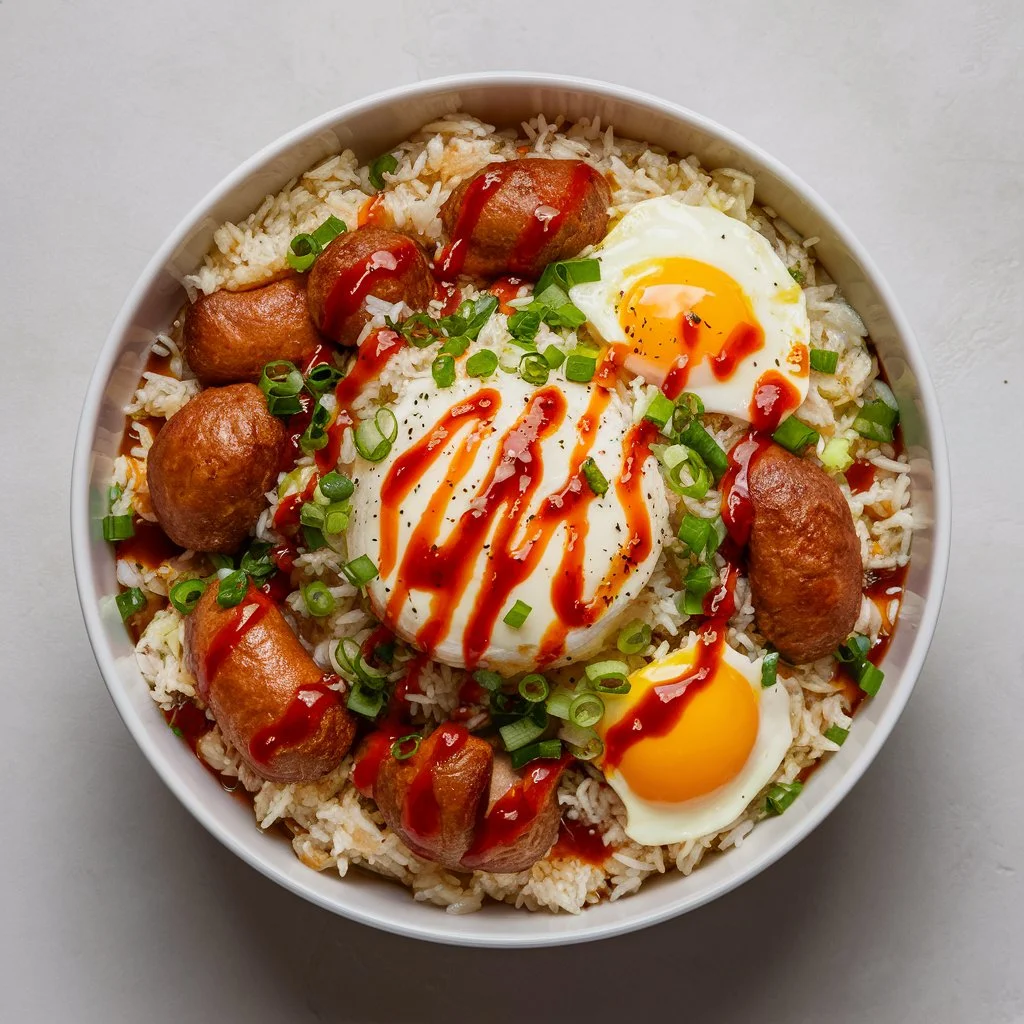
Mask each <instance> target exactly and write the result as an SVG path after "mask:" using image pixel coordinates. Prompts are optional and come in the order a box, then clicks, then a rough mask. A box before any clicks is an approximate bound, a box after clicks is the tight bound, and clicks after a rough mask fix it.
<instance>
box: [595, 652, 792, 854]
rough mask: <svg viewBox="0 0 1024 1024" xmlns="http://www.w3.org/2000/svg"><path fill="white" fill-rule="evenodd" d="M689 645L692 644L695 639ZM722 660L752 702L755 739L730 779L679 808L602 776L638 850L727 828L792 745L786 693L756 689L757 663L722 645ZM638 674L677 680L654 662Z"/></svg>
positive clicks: (616, 777) (778, 685) (614, 776)
mask: <svg viewBox="0 0 1024 1024" xmlns="http://www.w3.org/2000/svg"><path fill="white" fill-rule="evenodd" d="M691 640H692V641H693V642H696V638H695V637H692V638H691ZM689 646H692V643H691V644H690V645H689ZM722 658H723V661H725V663H726V664H727V665H729V666H730V667H732V668H734V669H735V670H736V671H737V672H739V673H740V674H741V675H742V676H743V678H744V679H746V680H747V682H748V683H749V684H750V687H751V689H752V690H753V691H754V694H755V696H756V697H757V700H758V729H757V738H756V740H755V742H754V746H753V749H752V750H751V751H750V755H749V757H748V758H747V760H746V762H745V764H744V765H743V768H742V769H741V770H740V772H739V773H738V774H737V775H736V776H735V778H733V779H731V780H730V781H729V782H727V783H726V784H725V785H723V786H720V787H719V788H718V789H716V790H715V791H714V792H712V793H708V794H706V795H705V796H701V797H697V798H695V799H693V800H686V801H683V802H681V803H660V802H655V801H652V800H645V799H644V798H642V797H639V796H637V794H636V793H634V792H633V791H632V789H630V787H629V783H628V782H627V781H626V780H625V778H624V777H623V776H622V774H621V773H620V772H618V771H617V770H616V769H609V770H607V771H605V778H606V779H607V780H608V784H609V785H610V786H611V787H612V789H614V790H615V792H616V793H618V795H619V798H620V799H621V800H622V802H623V804H624V805H625V807H626V817H627V821H626V825H625V832H626V835H628V836H629V837H630V839H633V840H635V841H636V842H638V843H641V844H642V845H644V846H660V845H663V844H667V843H681V842H685V841H686V840H687V839H696V838H698V837H700V836H704V835H708V834H710V833H714V832H718V831H719V830H721V829H723V828H725V827H726V826H727V825H729V824H731V823H732V822H733V821H735V819H736V818H738V817H739V816H740V815H741V814H742V813H743V811H744V810H745V809H746V808H747V806H748V805H749V804H750V801H751V800H753V798H754V797H755V796H756V795H757V794H758V793H759V792H760V791H761V790H762V789H763V788H764V787H765V786H766V785H767V784H768V783H769V782H770V781H771V778H772V776H773V775H774V774H775V772H776V771H777V770H778V767H779V765H780V764H782V761H783V759H784V758H785V756H786V753H787V751H788V750H789V748H790V745H791V744H792V742H793V730H792V726H791V724H790V717H789V694H788V693H787V692H786V688H785V686H784V685H783V684H782V682H781V681H776V682H775V683H774V684H773V685H772V686H769V687H767V688H766V689H762V688H761V661H762V659H760V658H759V659H758V660H757V661H755V662H751V661H748V660H747V659H746V658H745V657H744V656H743V655H742V654H739V653H737V652H736V651H734V650H733V649H732V648H731V647H729V646H728V644H726V645H724V647H723V654H722ZM644 671H645V672H646V673H647V675H648V678H650V679H652V680H653V681H657V680H658V678H659V671H660V672H661V675H662V676H663V677H664V678H665V679H673V678H675V677H676V676H677V675H678V672H679V666H678V664H676V665H672V664H666V665H665V666H659V664H658V662H652V663H651V664H650V665H648V666H647V668H646V670H644ZM623 700H626V698H623ZM623 713H625V710H623ZM640 742H641V743H642V742H643V741H642V740H641V741H640Z"/></svg>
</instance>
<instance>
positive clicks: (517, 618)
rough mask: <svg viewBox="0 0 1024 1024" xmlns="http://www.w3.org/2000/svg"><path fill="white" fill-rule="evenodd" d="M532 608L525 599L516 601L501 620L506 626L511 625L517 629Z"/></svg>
mask: <svg viewBox="0 0 1024 1024" xmlns="http://www.w3.org/2000/svg"><path fill="white" fill-rule="evenodd" d="M532 611H533V608H531V607H530V605H528V604H527V603H526V602H525V601H516V603H515V604H514V605H512V607H511V608H509V610H508V611H507V612H505V617H504V618H503V619H502V620H501V621H502V622H504V623H505V625H506V626H511V627H512V628H513V629H518V628H519V627H520V626H521V625H522V624H523V623H524V622H526V619H527V617H528V616H529V614H530V612H532Z"/></svg>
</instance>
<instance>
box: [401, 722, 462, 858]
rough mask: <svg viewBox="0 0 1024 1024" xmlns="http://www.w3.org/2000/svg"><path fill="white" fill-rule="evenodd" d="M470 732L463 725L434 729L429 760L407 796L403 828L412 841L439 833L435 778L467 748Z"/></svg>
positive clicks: (427, 759)
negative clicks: (435, 734) (433, 739)
mask: <svg viewBox="0 0 1024 1024" xmlns="http://www.w3.org/2000/svg"><path fill="white" fill-rule="evenodd" d="M468 738H469V732H468V731H467V730H466V727H465V726H463V725H458V724H457V723H453V722H446V723H445V724H444V725H441V726H439V727H438V729H437V739H436V740H435V741H434V744H433V748H432V749H431V753H430V757H428V758H425V759H424V761H423V764H421V765H420V767H419V770H418V771H417V772H416V775H415V776H413V780H412V782H411V783H410V784H409V789H408V791H407V793H406V797H405V803H404V805H403V807H402V825H403V827H404V828H405V830H406V832H408V833H409V835H410V836H412V837H413V838H414V839H416V838H418V839H420V840H424V841H429V840H431V839H433V838H434V837H435V836H437V834H438V833H439V832H440V831H441V806H440V804H439V803H438V802H437V796H436V795H435V793H434V776H435V774H436V773H437V772H442V773H443V771H444V765H445V764H447V762H448V761H450V760H451V759H452V758H453V757H455V755H456V754H458V753H459V751H460V750H462V748H463V747H464V746H465V745H466V740H467V739H468Z"/></svg>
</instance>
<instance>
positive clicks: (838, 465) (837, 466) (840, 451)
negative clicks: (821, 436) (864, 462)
mask: <svg viewBox="0 0 1024 1024" xmlns="http://www.w3.org/2000/svg"><path fill="white" fill-rule="evenodd" d="M820 458H821V464H822V465H823V466H824V467H825V468H826V469H827V470H830V471H831V472H833V473H842V472H843V471H844V470H847V469H849V468H850V467H851V466H852V465H853V456H852V455H851V454H850V441H849V438H846V437H833V438H832V439H831V440H830V441H828V442H826V444H825V447H824V448H823V449H822V450H821V456H820Z"/></svg>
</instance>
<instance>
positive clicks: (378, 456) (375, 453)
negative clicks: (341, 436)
mask: <svg viewBox="0 0 1024 1024" xmlns="http://www.w3.org/2000/svg"><path fill="white" fill-rule="evenodd" d="M396 437H398V420H397V418H396V417H395V414H394V413H393V412H392V411H391V410H390V409H389V408H388V407H387V406H383V407H382V408H380V409H378V410H377V412H376V414H375V415H374V417H373V419H372V420H370V419H366V420H360V421H359V425H358V426H357V427H356V429H355V434H354V440H355V445H356V451H357V452H359V454H360V455H361V456H362V457H363V458H364V459H366V461H367V462H381V461H382V460H383V459H386V458H387V457H388V453H389V452H390V451H391V446H392V444H394V441H395V438H396Z"/></svg>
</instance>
